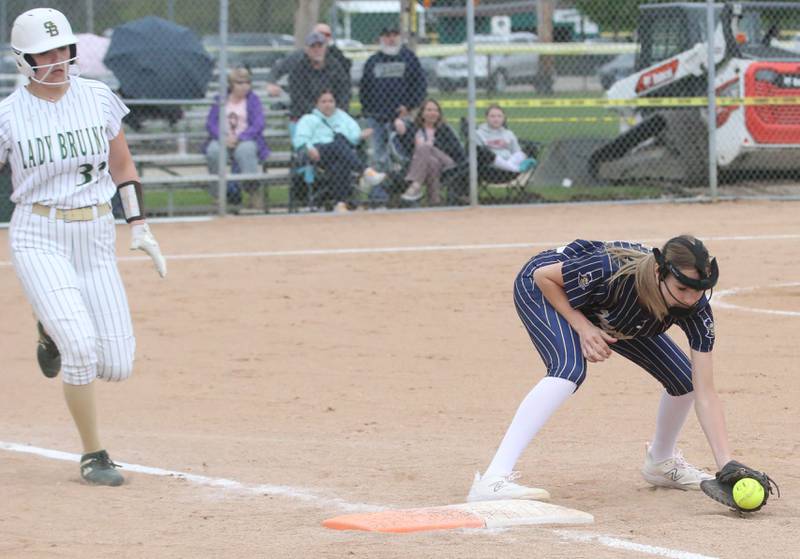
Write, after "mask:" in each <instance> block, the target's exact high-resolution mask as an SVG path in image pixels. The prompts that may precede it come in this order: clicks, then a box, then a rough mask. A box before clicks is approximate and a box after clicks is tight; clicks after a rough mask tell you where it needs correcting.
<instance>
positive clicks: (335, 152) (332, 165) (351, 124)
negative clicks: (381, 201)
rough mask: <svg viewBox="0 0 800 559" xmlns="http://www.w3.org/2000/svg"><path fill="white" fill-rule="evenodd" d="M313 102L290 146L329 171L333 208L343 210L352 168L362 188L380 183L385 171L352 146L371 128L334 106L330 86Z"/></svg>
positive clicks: (348, 193)
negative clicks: (312, 108) (378, 169)
mask: <svg viewBox="0 0 800 559" xmlns="http://www.w3.org/2000/svg"><path fill="white" fill-rule="evenodd" d="M316 105H317V106H316V108H315V109H314V110H313V111H311V112H310V113H309V114H307V115H305V116H303V118H301V119H300V121H299V122H298V123H297V128H296V129H295V133H294V137H293V139H292V146H293V147H294V148H295V149H296V150H298V151H300V150H305V151H306V152H307V154H308V159H310V160H311V161H312V162H314V163H317V164H319V166H320V167H322V168H323V169H324V170H325V171H326V173H328V174H329V175H330V181H331V185H330V186H331V189H332V192H331V194H332V195H333V197H334V198H335V200H336V206H335V209H336V210H337V211H346V210H347V209H348V202H349V201H351V198H352V194H353V173H354V172H355V173H357V174H358V175H360V180H359V186H360V188H361V189H363V190H365V191H366V190H368V189H369V188H371V187H373V186H375V185H377V184H379V183H381V182H382V181H383V180H384V179H385V178H386V175H385V174H384V173H379V172H377V171H375V170H374V169H372V168H371V167H367V166H366V165H365V164H364V162H363V161H361V159H359V157H358V154H357V153H356V150H355V146H357V145H358V144H359V143H360V142H361V140H363V139H365V138H368V137H369V136H370V135H371V134H372V129H370V128H367V129H365V130H361V127H360V126H359V125H358V122H356V121H355V119H354V118H353V117H351V116H350V115H349V114H347V113H346V112H345V111H343V110H341V109H338V108H336V100H335V98H334V96H333V92H332V91H331V90H329V89H325V90H323V91H322V92H321V93H320V94H319V96H318V98H317V104H316Z"/></svg>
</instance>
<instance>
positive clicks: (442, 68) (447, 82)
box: [436, 31, 539, 91]
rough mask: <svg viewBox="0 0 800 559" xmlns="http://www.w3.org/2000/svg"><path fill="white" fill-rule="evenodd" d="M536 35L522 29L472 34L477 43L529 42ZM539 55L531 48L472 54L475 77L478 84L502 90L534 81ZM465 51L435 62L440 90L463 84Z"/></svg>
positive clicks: (464, 78)
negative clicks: (513, 31)
mask: <svg viewBox="0 0 800 559" xmlns="http://www.w3.org/2000/svg"><path fill="white" fill-rule="evenodd" d="M537 40H538V37H537V36H536V35H535V34H534V33H528V32H524V31H520V32H516V33H509V34H508V35H475V43H476V44H480V45H487V44H488V45H496V46H497V47H503V46H505V45H526V44H527V45H532V44H534V43H536V42H537ZM538 71H539V55H538V54H536V53H532V52H520V53H513V52H512V53H505V54H488V55H487V54H477V53H476V54H475V80H476V84H477V86H478V87H485V88H487V89H490V90H493V91H503V90H505V89H506V87H507V86H508V85H509V84H512V83H532V84H535V83H536V75H537V73H538ZM467 72H468V64H467V55H466V54H458V55H454V56H448V57H446V58H443V59H442V60H440V61H439V62H438V64H437V65H436V82H437V84H438V86H439V89H441V90H442V91H453V90H455V89H456V88H458V87H464V86H466V84H467Z"/></svg>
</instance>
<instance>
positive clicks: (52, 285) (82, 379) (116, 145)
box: [0, 8, 167, 485]
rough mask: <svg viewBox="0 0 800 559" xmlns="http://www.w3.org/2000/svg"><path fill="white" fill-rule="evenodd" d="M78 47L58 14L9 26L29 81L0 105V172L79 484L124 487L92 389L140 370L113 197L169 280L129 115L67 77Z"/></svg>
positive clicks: (89, 83)
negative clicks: (103, 437)
mask: <svg viewBox="0 0 800 559" xmlns="http://www.w3.org/2000/svg"><path fill="white" fill-rule="evenodd" d="M77 42H78V41H77V39H76V37H75V36H74V35H73V33H72V28H71V26H70V24H69V22H68V21H67V19H66V18H65V17H64V15H63V14H62V13H60V12H58V11H56V10H51V9H46V8H40V9H34V10H30V11H27V12H25V13H23V14H22V15H20V16H19V17H17V19H16V20H15V21H14V25H13V28H12V30H11V47H12V49H13V53H14V57H15V59H16V63H17V67H18V68H19V70H20V72H21V73H22V74H23V75H24V76H26V77H27V78H28V84H27V85H26V86H25V87H21V88H19V89H17V90H16V91H15V92H14V93H12V94H11V95H9V96H8V97H7V98H6V99H5V100H3V101H2V102H0V163H3V164H5V163H8V164H10V165H11V171H12V183H13V187H14V188H13V193H12V195H11V200H12V201H13V202H14V203H15V204H16V208H15V210H14V215H13V217H12V219H11V226H10V233H9V242H10V245H11V255H12V261H13V264H14V268H15V270H16V273H17V276H18V277H19V279H20V282H21V283H22V286H23V288H24V290H25V293H26V295H27V297H28V300H29V301H30V303H31V305H32V306H33V310H34V312H35V314H36V317H37V318H38V320H39V324H38V329H39V335H40V341H39V347H38V359H39V364H40V366H41V368H42V372H44V374H45V375H46V376H48V377H53V376H56V375H57V374H58V373H59V371H60V372H61V375H62V379H63V388H64V397H65V399H66V402H67V407H68V408H69V411H70V413H71V415H72V418H73V420H74V421H75V425H76V426H77V428H78V432H79V434H80V438H81V442H82V444H83V456H82V457H81V465H80V472H81V477H82V478H83V479H84V480H86V481H87V482H88V483H91V484H96V485H120V484H121V483H122V482H123V477H122V475H121V474H120V473H119V472H118V471H117V470H116V469H115V468H116V464H114V463H113V462H112V461H111V459H110V458H109V456H108V453H107V452H106V451H105V450H104V448H103V446H102V445H101V443H100V439H99V434H98V429H97V420H96V412H95V395H94V383H93V381H94V380H95V379H96V378H99V379H103V380H108V381H121V380H124V379H126V378H128V377H129V376H130V374H131V371H132V367H133V355H134V349H135V339H134V336H133V328H132V325H131V317H130V310H129V308H128V301H127V298H126V295H125V289H124V287H123V284H122V281H121V278H120V275H119V271H118V269H117V264H116V255H115V248H114V244H115V236H116V232H115V226H114V217H113V215H112V213H111V205H110V202H109V201H110V200H111V198H112V196H113V195H114V193H115V192H117V191H119V193H120V196H121V199H122V202H123V207H124V210H125V215H126V219H127V221H128V223H130V225H131V249H140V250H143V251H145V252H146V253H147V254H148V255H149V256H150V257H151V258H152V259H153V261H154V263H155V266H156V269H157V271H158V273H159V274H160V275H161V276H162V277H163V276H165V275H166V273H167V268H166V262H165V261H164V258H163V256H162V255H161V251H160V249H159V246H158V243H157V242H156V240H155V238H154V237H153V235H152V233H151V232H150V230H149V228H148V226H147V224H146V223H145V221H144V215H143V211H142V209H141V208H142V188H141V184H140V183H139V177H138V175H137V172H136V168H135V167H134V164H133V160H132V158H131V154H130V151H129V149H128V144H127V142H126V140H125V135H124V133H123V131H122V117H124V116H125V115H126V114H127V113H128V109H127V108H126V107H125V105H123V104H122V102H121V101H120V100H119V99H118V98H117V96H116V95H114V94H113V93H112V92H111V90H110V89H109V88H108V87H107V86H106V85H104V84H102V83H100V82H96V81H93V80H86V79H82V78H79V77H77V76H75V75H70V67H71V65H73V64H74V63H75V62H76V53H77Z"/></svg>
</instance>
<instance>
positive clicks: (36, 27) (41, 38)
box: [11, 8, 78, 78]
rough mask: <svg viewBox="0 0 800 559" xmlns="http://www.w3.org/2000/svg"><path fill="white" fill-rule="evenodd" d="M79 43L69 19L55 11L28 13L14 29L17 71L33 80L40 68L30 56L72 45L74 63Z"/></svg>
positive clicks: (13, 41) (15, 24) (34, 10)
mask: <svg viewBox="0 0 800 559" xmlns="http://www.w3.org/2000/svg"><path fill="white" fill-rule="evenodd" d="M77 43H78V38H77V37H76V36H75V35H74V34H73V33H72V26H71V25H70V24H69V21H68V20H67V18H66V16H64V14H62V13H61V12H59V11H58V10H53V9H52V8H36V9H33V10H28V11H27V12H25V13H23V14H20V15H19V16H18V17H17V19H15V20H14V26H13V27H12V28H11V49H12V50H13V51H14V59H15V60H16V62H17V68H18V69H19V71H20V73H21V74H22V75H23V76H26V77H28V78H32V77H33V75H34V74H35V72H36V69H37V68H38V67H37V66H36V65H35V62H34V60H33V57H32V56H30V55H32V54H39V53H42V52H47V51H49V50H52V49H56V48H59V47H65V46H67V45H69V47H70V52H69V56H70V59H69V63H70V64H73V63H74V62H75V58H76V55H77V48H76V45H77ZM42 67H44V66H42Z"/></svg>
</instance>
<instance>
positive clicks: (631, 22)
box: [576, 0, 653, 33]
mask: <svg viewBox="0 0 800 559" xmlns="http://www.w3.org/2000/svg"><path fill="white" fill-rule="evenodd" d="M651 3H653V2H652V0H613V2H609V1H608V0H577V2H576V7H577V8H578V10H580V12H581V13H583V14H584V15H585V16H587V17H588V18H589V19H591V20H592V21H594V22H596V23H597V24H598V25H599V26H600V29H602V30H603V31H613V32H614V33H618V32H620V31H633V30H634V29H635V28H636V21H637V19H638V14H639V4H651Z"/></svg>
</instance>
